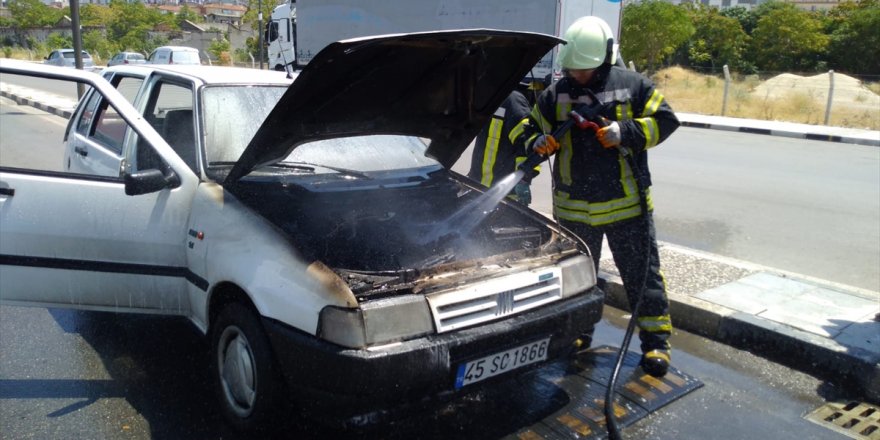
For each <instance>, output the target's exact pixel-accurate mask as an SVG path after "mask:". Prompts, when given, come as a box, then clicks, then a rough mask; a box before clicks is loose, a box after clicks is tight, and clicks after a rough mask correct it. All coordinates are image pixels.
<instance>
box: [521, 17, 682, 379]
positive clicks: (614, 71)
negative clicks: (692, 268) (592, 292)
mask: <svg viewBox="0 0 880 440" xmlns="http://www.w3.org/2000/svg"><path fill="white" fill-rule="evenodd" d="M565 39H566V40H567V42H568V43H567V44H566V45H564V46H563V47H562V48H561V50H560V52H559V60H560V64H561V66H562V69H563V72H564V76H563V78H562V79H560V80H559V81H558V82H556V83H554V84H553V85H551V86H550V87H549V88H548V89H547V90H545V91H544V92H543V93H542V94H541V96H539V97H538V102H537V103H536V105H535V106H534V108H533V109H532V112H531V116H530V121H529V124H528V125H527V126H526V127H525V130H524V134H523V136H524V137H526V139H525V141H524V143H523V145H526V146H528V148H527V149H526V150H525V151H529V152H532V151H535V152H538V153H540V154H544V155H550V154H554V153H556V156H555V158H554V167H553V185H554V191H553V208H554V214H555V216H556V217H557V218H558V219H559V221H560V222H561V223H562V225H563V226H565V227H567V228H568V229H570V230H571V231H572V232H574V233H575V234H577V235H578V236H580V237H581V238H582V239H583V240H584V241H585V242H586V243H587V246H588V247H589V249H590V252H591V254H592V256H593V264H594V266H595V268H596V270H597V272H598V269H599V258H600V253H601V250H602V240H603V236H604V237H605V238H606V239H607V241H608V245H609V247H610V249H611V254H612V257H613V258H614V263H615V264H616V265H617V268H618V270H619V272H620V276H621V278H622V279H623V284H624V288H625V289H626V293H627V298H628V300H629V304H630V307H633V306H634V305H635V303H636V300H637V299H638V295H639V289H640V288H641V286H642V281H643V280H644V293H643V295H644V297H643V299H642V303H641V305H640V310H639V314H638V317H637V318H638V325H639V329H640V331H639V338H640V339H641V349H642V359H641V366H642V369H643V370H644V371H645V372H646V373H648V374H650V375H653V376H656V377H662V376H663V375H665V374H666V371H667V370H668V369H669V363H670V361H671V358H670V345H669V336H670V334H671V332H672V322H671V319H670V316H669V301H668V299H667V297H666V287H665V284H664V280H663V276H662V274H661V273H660V259H659V255H658V251H657V240H656V237H655V232H654V222H653V217H652V209H653V208H652V204H651V197H650V192H649V188H648V187H649V186H650V184H651V179H650V173H649V171H648V153H647V150H648V149H650V148H652V147H654V146H656V145H657V144H659V143H661V142H663V141H664V140H665V139H666V138H667V137H669V135H670V134H671V133H672V132H673V131H675V129H676V128H678V125H679V122H678V119H677V118H676V117H675V114H674V113H673V112H672V108H670V107H669V105H668V104H667V103H666V101H665V100H664V98H663V95H662V94H660V92H659V91H658V90H657V89H655V88H654V85H653V84H652V83H651V81H650V80H649V79H647V78H645V77H644V76H642V75H640V74H638V73H636V72H632V71H629V70H626V69H624V68H621V67H619V66H615V65H614V64H615V62H616V54H617V48H616V45H615V44H614V38H613V35H612V34H611V29H610V27H609V26H608V24H607V23H605V22H604V21H603V20H602V19H600V18H598V17H582V18H580V19H578V20H577V21H575V22H574V23H573V24H572V25H571V26H570V27H569V28H568V30H567V31H566V33H565ZM586 90H590V91H592V92H593V93H594V94H595V96H596V97H597V98H598V100H599V101H601V102H603V103H604V104H605V107H604V109H603V110H602V112H601V113H602V116H603V117H602V118H601V119H600V121H599V122H600V124H599V125H600V126H602V127H601V128H598V129H595V131H594V130H586V129H578V128H574V129H572V130H571V131H569V132H568V133H567V134H565V135H564V136H563V137H562V139H558V140H557V139H554V138H553V137H552V136H551V135H544V133H550V132H552V131H553V130H554V129H555V128H556V127H557V126H558V125H559V124H561V123H562V122H563V121H565V120H566V119H568V113H569V111H570V110H571V109H572V107H573V105H576V104H577V103H589V101H590V97H589V96H588V95H587V94H586V92H585V91H586ZM525 151H524V153H525ZM627 151H630V152H632V154H633V157H632V159H633V161H634V163H635V166H634V167H632V168H634V169H631V167H630V166H629V163H628V161H627V158H626V157H624V155H623V154H622V153H623V152H627ZM638 184H641V185H642V189H643V190H644V192H645V194H646V197H645V199H646V206H647V207H648V208H647V212H644V213H643V212H642V208H641V206H640V200H639V199H640V197H639V187H638V186H637V185H638ZM646 263H647V264H648V270H647V271H646V267H645V264H646ZM646 273H647V279H645V274H646Z"/></svg>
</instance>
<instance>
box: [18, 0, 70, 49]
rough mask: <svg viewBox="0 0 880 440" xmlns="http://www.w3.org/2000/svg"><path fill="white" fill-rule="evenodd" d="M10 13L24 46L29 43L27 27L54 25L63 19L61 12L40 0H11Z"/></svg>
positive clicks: (19, 41) (20, 42)
mask: <svg viewBox="0 0 880 440" xmlns="http://www.w3.org/2000/svg"><path fill="white" fill-rule="evenodd" d="M8 5H9V6H8V7H9V15H10V16H11V19H10V22H11V25H12V28H13V29H14V30H15V33H16V37H17V39H18V43H19V44H20V45H22V46H28V47H32V46H30V45H29V43H28V40H26V39H25V38H24V33H23V32H22V31H24V30H25V29H33V28H40V27H44V26H52V25H53V24H55V23H57V22H58V20H60V19H61V12H60V11H58V10H55V9H52V8H50V7H48V6H46V5H45V4H43V2H41V1H40V0H9V3H8Z"/></svg>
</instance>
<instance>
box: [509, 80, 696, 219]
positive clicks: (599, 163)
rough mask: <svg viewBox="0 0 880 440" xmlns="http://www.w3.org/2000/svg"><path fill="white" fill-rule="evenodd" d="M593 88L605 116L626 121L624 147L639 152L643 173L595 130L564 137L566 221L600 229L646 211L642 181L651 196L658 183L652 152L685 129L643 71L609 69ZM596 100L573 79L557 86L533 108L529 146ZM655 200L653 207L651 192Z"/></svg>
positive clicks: (561, 175) (559, 174) (558, 190)
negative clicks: (650, 160) (653, 179)
mask: <svg viewBox="0 0 880 440" xmlns="http://www.w3.org/2000/svg"><path fill="white" fill-rule="evenodd" d="M586 88H587V89H589V90H590V91H592V92H593V93H594V94H595V95H596V97H597V98H598V99H599V100H600V101H602V102H603V103H604V104H605V106H604V107H603V110H602V112H601V114H602V116H604V117H605V118H607V119H609V120H613V121H618V124H619V125H620V132H621V139H622V141H621V146H622V147H627V148H629V149H630V150H632V151H633V152H634V154H635V160H636V163H637V165H638V170H639V172H640V173H641V174H640V175H638V176H636V175H634V173H633V170H631V169H630V167H629V164H628V163H627V161H626V160H625V158H624V157H622V156H621V155H620V154H619V152H618V150H617V149H605V148H603V147H602V146H601V145H600V144H599V142H598V141H597V140H596V136H595V133H594V132H593V131H592V130H582V129H579V128H577V127H575V128H572V130H571V131H569V132H568V133H566V134H565V135H564V136H562V138H561V139H558V140H559V143H560V150H559V152H557V154H556V156H555V158H554V165H555V166H554V168H553V183H554V190H555V191H554V197H553V206H554V210H555V212H556V215H557V216H558V217H559V218H561V219H565V220H570V221H576V222H581V223H586V224H589V225H593V226H600V225H605V224H609V223H614V222H617V221H621V220H626V219H630V218H633V217H637V216H639V215H640V214H641V207H640V206H639V192H638V186H637V184H636V182H637V181H638V182H640V183H642V184H643V185H645V187H646V190H647V188H648V187H649V186H650V185H651V177H650V171H649V169H648V153H647V150H648V149H649V148H651V147H654V146H656V145H657V144H659V143H660V142H662V141H663V140H665V139H666V138H667V137H669V135H670V134H672V132H673V131H675V129H676V128H678V126H679V122H678V119H677V118H676V117H675V114H674V113H673V112H672V108H671V107H669V105H668V104H667V103H666V100H665V99H664V98H663V95H662V94H661V93H660V92H659V91H658V90H657V89H655V88H654V85H653V83H651V81H650V80H649V79H647V78H645V77H644V76H642V75H640V74H638V73H636V72H631V71H629V70H626V69H622V68H619V67H610V66H607V65H606V66H603V67H601V68H600V69H599V71H597V77H596V78H595V79H594V80H593V82H592V83H591V84H590V85H589V86H587V87H586ZM589 100H590V98H589V97H588V95H586V92H585V89H584V88H583V87H580V86H578V85H577V84H576V83H575V82H574V81H573V80H571V79H569V78H567V77H566V78H563V79H562V80H560V81H558V82H556V83H555V84H553V85H551V86H550V87H549V88H548V89H547V90H546V91H544V93H542V94H541V96H540V97H539V98H538V102H537V103H536V105H535V106H534V107H533V108H532V111H531V114H530V121H529V124H528V125H527V126H526V127H525V129H524V133H523V135H522V137H523V138H524V139H528V140H526V141H524V143H525V144H528V143H529V141H530V140H532V139H534V138H535V137H537V136H538V135H539V134H542V133H552V132H553V131H554V130H555V128H556V127H558V126H559V125H560V124H561V123H562V122H564V121H566V120H568V118H569V116H568V115H569V112H570V111H571V110H572V108H575V107H577V106H578V104H580V103H589ZM647 202H648V208H649V209H652V203H651V198H650V193H648V200H647Z"/></svg>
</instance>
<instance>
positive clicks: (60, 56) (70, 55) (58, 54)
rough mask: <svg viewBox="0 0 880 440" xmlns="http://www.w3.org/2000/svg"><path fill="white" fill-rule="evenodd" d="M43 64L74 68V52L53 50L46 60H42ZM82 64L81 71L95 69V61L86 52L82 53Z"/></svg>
mask: <svg viewBox="0 0 880 440" xmlns="http://www.w3.org/2000/svg"><path fill="white" fill-rule="evenodd" d="M43 64H48V65H50V66H60V67H76V51H75V50H73V49H56V50H53V51H52V52H51V53H50V54H49V55H48V56H46V59H45V60H43ZM82 64H83V70H94V69H95V61H94V60H93V59H92V56H91V55H90V54H89V53H88V52H86V51H82Z"/></svg>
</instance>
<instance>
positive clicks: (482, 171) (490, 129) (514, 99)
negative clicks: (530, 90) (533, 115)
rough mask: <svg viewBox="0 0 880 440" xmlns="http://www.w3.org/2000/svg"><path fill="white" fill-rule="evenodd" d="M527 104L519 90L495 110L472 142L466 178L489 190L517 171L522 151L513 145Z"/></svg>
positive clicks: (521, 129) (526, 112) (525, 115)
mask: <svg viewBox="0 0 880 440" xmlns="http://www.w3.org/2000/svg"><path fill="white" fill-rule="evenodd" d="M529 111H530V108H529V103H528V101H527V100H526V97H525V96H524V95H523V94H522V93H520V92H519V91H513V92H512V93H511V94H510V96H508V97H507V99H505V100H504V102H503V103H502V104H501V107H499V108H498V110H496V111H495V114H494V115H493V116H492V119H491V121H490V122H489V125H487V126H486V127H484V128H483V130H482V131H481V132H480V134H479V135H477V139H476V141H475V142H474V154H473V156H472V157H471V167H470V170H469V171H468V177H470V178H471V179H474V180H478V181H479V182H480V183H481V184H482V185H483V186H486V187H490V186H492V184H493V183H495V181H496V180H498V179H501V178H503V177H505V176H507V175H509V174H511V173H513V172H514V170H515V169H516V165H517V164H518V163H520V162H522V161H523V160H525V158H524V157H521V156H522V151H523V148H522V147H521V146H515V142H516V141H521V139H519V138H520V137H521V135H522V133H523V128H524V126H525V125H526V124H527V122H528V115H529Z"/></svg>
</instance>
